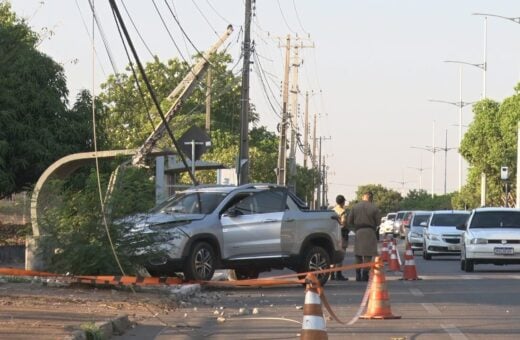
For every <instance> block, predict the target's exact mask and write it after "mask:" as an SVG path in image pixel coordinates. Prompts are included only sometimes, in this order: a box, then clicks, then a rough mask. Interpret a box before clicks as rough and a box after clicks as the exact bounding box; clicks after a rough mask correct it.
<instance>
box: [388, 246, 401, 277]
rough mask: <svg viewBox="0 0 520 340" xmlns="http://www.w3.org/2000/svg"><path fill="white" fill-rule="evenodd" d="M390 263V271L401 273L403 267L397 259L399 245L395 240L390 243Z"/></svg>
mask: <svg viewBox="0 0 520 340" xmlns="http://www.w3.org/2000/svg"><path fill="white" fill-rule="evenodd" d="M389 251H390V261H389V262H388V270H390V271H393V272H399V271H401V266H400V265H399V260H398V259H397V244H396V243H395V239H394V240H393V242H391V243H390V249H389Z"/></svg>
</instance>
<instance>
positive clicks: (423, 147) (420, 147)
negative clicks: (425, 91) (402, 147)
mask: <svg viewBox="0 0 520 340" xmlns="http://www.w3.org/2000/svg"><path fill="white" fill-rule="evenodd" d="M411 148H413V149H420V150H425V151H428V152H431V153H432V198H433V195H434V194H435V153H437V152H438V151H439V148H436V147H435V121H433V138H432V146H411Z"/></svg>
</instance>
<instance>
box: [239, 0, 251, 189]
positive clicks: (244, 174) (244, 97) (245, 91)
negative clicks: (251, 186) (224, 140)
mask: <svg viewBox="0 0 520 340" xmlns="http://www.w3.org/2000/svg"><path fill="white" fill-rule="evenodd" d="M251 1H252V0H245V23H244V47H243V49H244V64H243V68H242V94H241V99H240V101H241V103H242V106H241V110H240V155H239V158H238V169H237V175H238V183H239V184H240V185H242V184H246V183H249V67H250V59H251Z"/></svg>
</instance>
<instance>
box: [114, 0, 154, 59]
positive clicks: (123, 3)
mask: <svg viewBox="0 0 520 340" xmlns="http://www.w3.org/2000/svg"><path fill="white" fill-rule="evenodd" d="M121 4H122V5H123V8H124V10H125V12H126V15H127V16H128V19H130V23H132V26H133V27H134V29H135V31H136V33H137V35H138V36H139V39H141V42H142V43H143V45H144V47H145V48H146V50H147V51H148V53H150V56H151V57H152V59H153V58H154V57H155V56H154V54H153V53H152V50H150V47H148V44H147V43H146V41H145V40H144V39H143V37H142V36H141V32H139V30H138V29H137V26H136V25H135V22H134V19H132V16H131V15H130V12H129V11H128V8H126V5H125V2H124V1H121Z"/></svg>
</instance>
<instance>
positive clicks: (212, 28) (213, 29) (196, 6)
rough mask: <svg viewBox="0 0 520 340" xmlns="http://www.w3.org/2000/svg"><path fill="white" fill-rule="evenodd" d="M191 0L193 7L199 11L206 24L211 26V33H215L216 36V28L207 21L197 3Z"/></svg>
mask: <svg viewBox="0 0 520 340" xmlns="http://www.w3.org/2000/svg"><path fill="white" fill-rule="evenodd" d="M191 2H192V3H193V4H194V5H195V8H197V11H198V12H199V13H200V15H201V16H202V18H204V21H206V23H207V24H208V26H209V27H210V28H211V30H212V31H213V33H215V35H216V36H217V37H218V36H219V35H218V33H217V30H215V27H213V25H212V24H211V23H210V22H209V20H208V18H207V17H206V15H205V14H204V12H203V11H202V10H201V9H200V7H199V5H197V3H196V2H195V0H191Z"/></svg>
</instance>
